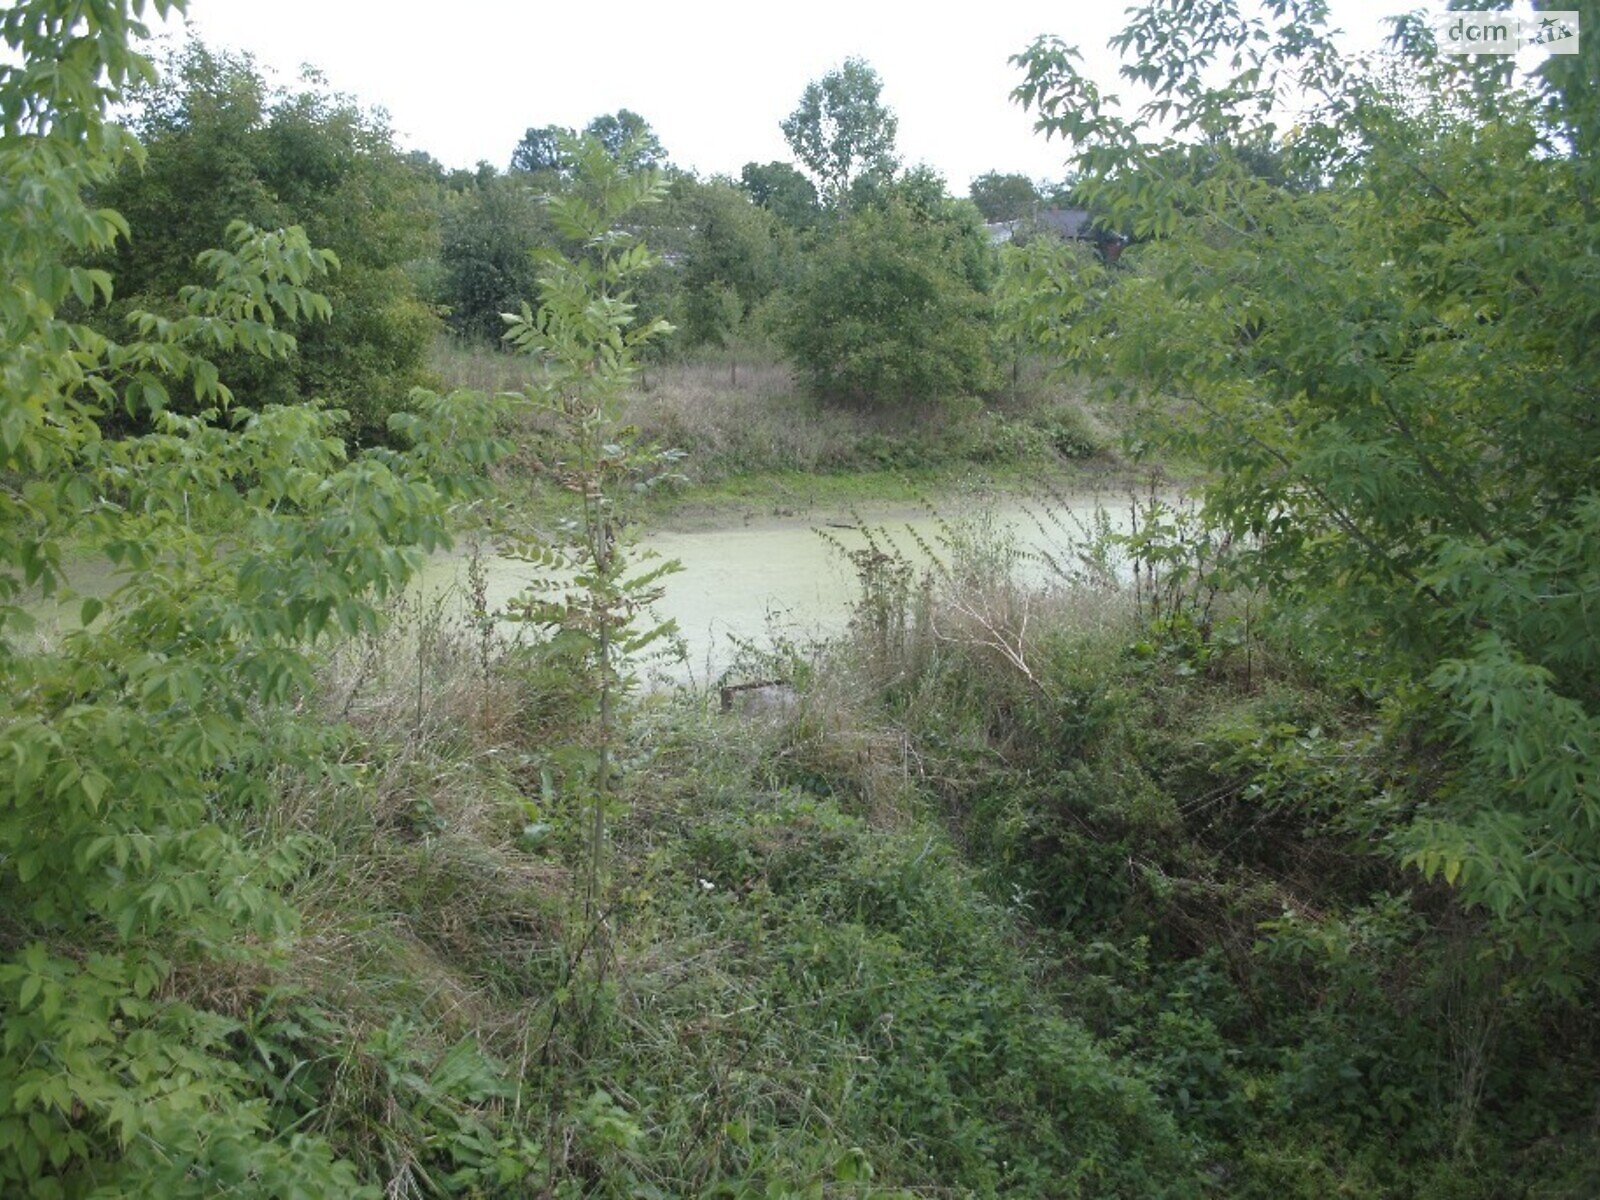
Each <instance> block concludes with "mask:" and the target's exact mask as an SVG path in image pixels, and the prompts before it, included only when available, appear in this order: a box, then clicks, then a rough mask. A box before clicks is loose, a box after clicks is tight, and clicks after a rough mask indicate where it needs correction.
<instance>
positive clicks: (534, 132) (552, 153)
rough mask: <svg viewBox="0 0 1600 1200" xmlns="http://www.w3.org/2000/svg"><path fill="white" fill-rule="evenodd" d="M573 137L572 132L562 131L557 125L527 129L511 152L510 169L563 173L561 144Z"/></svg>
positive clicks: (563, 158) (563, 163)
mask: <svg viewBox="0 0 1600 1200" xmlns="http://www.w3.org/2000/svg"><path fill="white" fill-rule="evenodd" d="M575 136H576V134H574V133H573V131H572V130H570V129H563V128H562V127H561V126H559V125H541V126H539V127H538V128H529V130H528V131H527V132H526V133H524V134H523V135H522V140H521V141H519V142H518V143H517V146H516V149H514V150H513V151H512V152H511V169H512V170H513V171H528V172H530V173H531V172H535V171H551V172H561V171H565V170H566V169H567V160H566V158H565V156H564V155H563V154H562V151H561V143H562V141H563V139H565V138H571V137H575Z"/></svg>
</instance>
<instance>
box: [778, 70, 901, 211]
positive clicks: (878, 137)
mask: <svg viewBox="0 0 1600 1200" xmlns="http://www.w3.org/2000/svg"><path fill="white" fill-rule="evenodd" d="M882 93H883V81H882V80H881V79H879V78H878V73H877V72H876V71H874V70H873V69H872V65H871V64H870V63H868V62H866V61H865V60H864V59H859V58H849V59H846V60H845V61H844V63H843V65H842V66H840V67H838V68H837V69H835V70H832V71H829V72H828V73H827V74H826V75H824V76H823V77H822V78H821V79H817V80H813V81H812V82H810V83H808V84H807V85H806V90H805V91H804V93H802V94H801V97H800V104H799V107H797V108H796V109H795V110H794V112H792V113H790V114H789V115H788V116H787V117H786V118H784V120H783V121H782V122H780V125H781V127H782V129H783V136H784V139H785V140H786V141H788V143H789V148H790V149H791V150H793V151H794V156H795V158H797V159H798V160H799V161H800V165H801V166H803V167H804V168H805V169H806V170H807V171H810V172H811V174H812V176H813V177H814V178H815V180H816V182H817V190H818V191H819V192H820V193H821V196H822V199H823V201H824V202H825V203H826V204H829V205H832V206H839V205H842V204H844V203H845V202H846V200H847V198H848V197H849V195H850V190H851V187H852V186H853V185H854V184H855V183H856V182H857V181H858V180H861V179H868V180H871V179H875V178H884V177H887V176H889V175H891V174H892V173H893V172H894V168H895V154H894V139H895V134H896V132H897V131H898V129H899V121H898V119H897V118H896V117H895V115H894V113H893V112H892V111H890V110H889V109H887V108H885V107H884V105H883V102H882V101H881V100H880V99H879V97H880V96H881V95H882Z"/></svg>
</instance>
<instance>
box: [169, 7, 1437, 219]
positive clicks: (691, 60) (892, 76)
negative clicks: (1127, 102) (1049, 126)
mask: <svg viewBox="0 0 1600 1200" xmlns="http://www.w3.org/2000/svg"><path fill="white" fill-rule="evenodd" d="M1412 3H1415V0H1332V7H1333V10H1334V13H1335V16H1336V19H1337V23H1338V24H1339V25H1341V26H1342V27H1343V28H1345V29H1346V30H1347V31H1348V32H1349V33H1350V35H1351V37H1352V39H1353V40H1354V41H1356V42H1359V43H1361V44H1363V45H1373V44H1375V43H1376V42H1377V40H1378V38H1379V36H1380V34H1381V31H1382V26H1381V17H1383V16H1384V15H1387V14H1389V13H1393V12H1399V11H1403V10H1405V9H1406V8H1408V7H1411V5H1412ZM1122 10H1123V5H1122V3H1120V2H1119V0H1110V2H1108V3H1088V4H1085V3H1078V2H1072V0H1057V2H1056V3H1041V2H1039V0H984V2H980V3H976V4H967V5H961V6H960V7H957V6H954V5H949V6H943V5H937V4H928V3H924V4H918V5H911V4H904V3H882V2H879V0H853V2H851V0H806V2H803V3H798V4H781V3H779V4H759V3H750V2H748V0H747V2H745V3H727V2H723V0H698V2H697V0H681V2H680V3H676V4H671V3H662V2H660V0H653V2H650V3H640V2H637V0H609V2H605V3H590V4H587V5H575V4H573V5H562V4H549V3H537V2H535V0H450V2H448V3H442V4H441V3H437V2H435V3H428V4H420V3H410V2H407V0H191V3H190V11H189V18H188V21H189V24H190V26H191V27H192V29H193V30H195V31H196V32H197V33H198V34H199V36H200V37H202V38H203V39H204V40H205V41H206V42H207V44H209V45H211V46H213V47H223V48H228V49H233V50H245V51H248V52H249V53H250V54H252V55H254V56H255V58H256V60H257V61H258V63H260V64H261V65H262V66H263V67H265V68H267V69H268V70H269V71H270V72H272V73H274V74H275V75H276V77H278V78H280V79H283V80H293V79H294V78H295V77H296V75H297V74H298V72H299V69H300V67H301V65H302V64H310V65H312V66H315V67H317V68H319V69H320V70H321V71H322V72H323V73H324V74H325V75H326V76H327V78H328V81H329V82H330V83H331V84H332V85H333V86H334V87H335V88H336V89H338V90H340V91H343V92H348V93H351V94H352V95H354V96H355V97H356V98H357V99H359V100H360V101H361V102H362V103H363V104H365V105H367V106H371V107H381V108H383V109H386V110H387V111H388V113H389V115H390V120H391V123H392V125H393V127H394V129H395V132H396V134H397V135H398V137H399V140H400V141H401V143H402V144H403V145H404V146H405V147H406V148H408V149H421V150H426V151H427V152H428V153H430V154H432V155H433V156H434V157H435V158H437V159H439V160H440V161H441V162H443V163H445V165H447V166H451V167H458V166H459V167H467V166H472V165H473V164H475V163H477V162H478V161H480V160H487V161H489V162H491V163H494V164H495V165H496V166H498V167H501V168H504V167H505V165H506V164H507V162H508V160H509V159H510V156H511V150H512V147H513V146H515V145H516V143H517V140H518V139H519V138H520V137H521V136H522V132H523V130H524V129H526V128H528V127H529V126H532V125H547V124H558V125H568V126H574V127H581V126H582V125H585V124H587V123H588V121H589V120H590V119H591V118H592V117H594V116H595V115H596V114H598V113H602V112H612V111H615V110H616V109H618V108H630V109H633V110H634V111H635V112H638V113H640V114H641V115H642V116H644V117H645V119H646V120H648V121H649V122H650V123H651V125H652V126H653V127H654V128H655V130H656V133H657V134H658V135H659V136H660V138H661V140H662V143H663V144H664V145H665V146H666V148H667V150H668V152H669V154H670V155H671V157H672V160H673V161H674V162H676V163H678V164H679V165H682V166H686V167H690V168H693V169H694V170H696V171H698V172H700V173H702V174H710V173H725V174H733V175H736V174H737V173H738V171H739V168H740V167H741V166H742V165H743V164H744V163H746V162H749V161H751V160H756V161H761V162H766V161H769V160H772V159H780V160H787V159H789V157H790V155H789V151H788V147H787V146H786V145H785V144H784V141H783V136H782V134H781V133H780V132H779V130H778V122H779V120H781V119H782V118H783V117H784V116H785V115H787V114H788V113H789V112H791V111H792V110H793V109H794V107H795V105H796V104H797V103H798V101H799V98H800V93H801V91H802V90H803V89H804V87H805V85H806V83H807V82H808V81H809V80H811V79H814V78H817V77H818V76H820V75H822V74H823V73H824V72H826V71H828V70H829V69H831V68H833V67H835V66H837V65H838V64H839V63H841V62H842V61H843V60H844V59H845V58H847V57H850V56H853V55H855V56H860V57H863V58H865V59H867V60H868V61H869V62H871V63H872V65H873V66H874V67H875V68H877V71H878V73H879V75H880V76H881V77H882V78H883V81H884V100H885V102H886V103H887V104H888V105H889V106H890V107H891V108H893V109H894V110H895V112H896V113H897V114H898V116H899V119H900V137H899V145H900V152H901V156H902V158H903V159H904V160H905V161H906V162H907V163H917V162H926V163H928V164H930V165H932V166H933V167H934V168H935V169H937V170H938V171H940V172H941V173H943V174H944V176H945V177H946V179H948V181H949V183H950V187H951V190H952V191H953V192H955V193H956V194H957V195H960V194H963V193H964V192H965V190H966V185H967V183H968V181H969V180H970V179H971V178H972V177H973V176H974V175H979V174H982V173H983V172H985V171H989V170H1000V171H1019V172H1022V173H1023V174H1027V175H1030V176H1033V177H1036V178H1045V179H1050V178H1055V177H1058V176H1059V175H1060V174H1061V162H1062V158H1063V154H1062V150H1061V147H1060V146H1058V145H1051V144H1048V143H1046V142H1045V140H1044V139H1043V138H1042V137H1041V136H1040V135H1038V134H1036V133H1034V132H1033V130H1032V117H1031V116H1030V115H1029V114H1027V113H1025V112H1024V111H1023V110H1022V109H1020V108H1018V107H1017V106H1016V105H1014V104H1012V103H1011V102H1010V101H1009V99H1008V97H1009V94H1010V92H1011V89H1012V88H1013V87H1015V86H1016V84H1017V82H1018V81H1019V78H1020V76H1019V74H1018V72H1017V70H1016V68H1015V67H1012V66H1011V65H1010V64H1009V63H1008V62H1007V60H1008V58H1009V57H1010V56H1011V55H1013V54H1015V53H1017V52H1018V51H1020V50H1021V49H1022V48H1023V47H1024V46H1026V45H1027V44H1028V43H1029V42H1030V41H1031V40H1032V39H1033V38H1034V37H1035V36H1037V35H1039V34H1042V33H1052V34H1057V35H1059V36H1061V37H1063V38H1065V39H1067V40H1068V41H1071V42H1075V43H1077V44H1078V45H1079V47H1080V48H1081V49H1082V51H1083V52H1084V55H1085V57H1086V58H1087V59H1088V61H1089V63H1090V65H1091V70H1092V71H1093V73H1094V74H1095V75H1096V77H1097V78H1099V79H1100V80H1101V81H1102V82H1105V83H1111V82H1113V80H1114V73H1115V70H1116V65H1117V64H1116V59H1115V57H1114V56H1113V54H1112V53H1111V52H1110V51H1108V50H1107V49H1106V48H1105V43H1106V40H1107V38H1108V37H1109V36H1110V35H1111V34H1112V33H1113V32H1114V31H1115V30H1116V29H1118V28H1119V27H1120V25H1121V21H1122ZM1124 90H1125V89H1124Z"/></svg>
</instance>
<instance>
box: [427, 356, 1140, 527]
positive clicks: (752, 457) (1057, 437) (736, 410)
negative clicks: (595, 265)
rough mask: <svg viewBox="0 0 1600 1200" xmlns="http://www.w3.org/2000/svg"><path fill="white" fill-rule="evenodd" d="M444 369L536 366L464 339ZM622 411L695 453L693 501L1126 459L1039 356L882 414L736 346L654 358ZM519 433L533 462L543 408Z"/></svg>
mask: <svg viewBox="0 0 1600 1200" xmlns="http://www.w3.org/2000/svg"><path fill="white" fill-rule="evenodd" d="M434 367H435V370H436V371H437V373H438V374H439V375H440V376H441V377H442V378H443V379H445V380H446V382H447V383H448V384H449V386H452V387H470V388H476V389H484V390H490V391H507V390H514V389H516V388H519V387H520V386H522V384H523V383H524V382H525V380H526V378H527V376H526V372H527V370H528V366H527V363H526V362H525V361H523V360H519V359H517V358H515V357H513V356H510V355H506V354H503V353H500V352H499V351H496V350H494V349H491V348H488V347H483V346H473V345H463V344H460V343H441V344H440V345H439V346H438V347H437V348H436V350H435V356H434ZM620 419H621V421H622V422H623V423H624V424H625V425H632V426H635V427H637V428H638V430H639V431H640V434H641V435H642V437H643V438H644V440H645V441H646V442H652V443H655V444H657V445H660V446H663V447H675V448H677V449H681V450H684V451H686V452H687V454H688V457H687V459H686V460H685V461H684V463H683V466H682V469H683V472H684V474H685V476H686V477H687V480H688V483H689V487H688V489H687V490H686V491H685V492H684V493H682V497H683V499H686V500H688V501H690V502H706V501H715V500H717V499H725V498H729V497H732V498H737V497H738V496H739V495H740V494H741V493H743V494H749V493H751V492H752V491H759V492H762V493H765V492H767V491H769V490H771V489H772V487H773V485H774V484H776V485H777V486H779V487H782V486H783V485H784V483H785V481H789V482H790V483H792V482H793V481H796V480H806V479H818V478H826V477H832V478H833V479H838V478H840V477H844V476H851V475H868V476H872V475H878V476H882V475H889V476H891V477H892V476H894V475H898V474H907V473H909V474H911V475H913V476H917V477H920V479H921V480H922V482H924V483H925V482H927V481H928V480H929V479H932V478H934V477H948V476H949V475H951V474H953V473H956V472H960V471H967V470H972V469H980V470H984V471H988V472H993V473H995V474H997V475H999V476H1002V477H1004V476H1015V475H1018V474H1023V473H1028V474H1032V475H1038V474H1039V473H1040V472H1043V471H1059V470H1061V469H1063V468H1064V467H1065V466H1067V465H1068V464H1073V465H1082V464H1092V465H1093V466H1095V467H1100V468H1104V467H1106V466H1108V465H1110V464H1112V463H1114V461H1115V455H1114V453H1113V450H1114V445H1115V442H1116V435H1115V432H1114V430H1113V428H1112V427H1111V426H1110V425H1108V424H1107V422H1106V420H1105V418H1104V417H1103V416H1102V415H1100V414H1099V413H1098V411H1097V410H1096V409H1095V408H1094V407H1093V406H1092V405H1091V404H1090V403H1089V402H1088V401H1087V400H1086V399H1085V396H1084V394H1083V391H1082V389H1079V388H1075V387H1071V386H1068V385H1065V384H1062V383H1059V382H1053V381H1051V380H1049V379H1048V378H1046V377H1045V376H1044V374H1043V372H1042V369H1041V368H1040V367H1039V366H1038V365H1037V364H1033V365H1030V366H1029V367H1028V368H1027V370H1026V371H1025V372H1024V373H1023V374H1022V376H1021V377H1020V378H1019V382H1018V385H1017V387H1016V388H1015V389H1012V390H1010V391H1008V392H1007V394H1006V395H1004V396H1002V397H1000V398H998V399H997V400H995V401H993V402H991V403H989V404H981V403H979V402H977V401H964V402H960V403H951V404H944V405H936V406H930V407H928V408H926V409H916V410H906V409H889V410H873V409H869V408H858V407H847V406H839V405H830V404H825V403H822V402H821V401H818V400H816V399H814V398H812V397H809V396H807V395H806V394H805V393H804V391H803V390H802V389H801V388H799V387H798V386H797V385H796V383H795V381H794V379H793V378H792V376H791V374H790V371H789V369H788V368H787V367H786V366H785V365H783V364H782V363H780V362H777V361H775V360H774V359H773V358H772V357H771V355H770V351H765V350H751V351H749V352H748V354H742V353H739V352H737V351H725V352H722V353H720V354H718V355H715V356H707V357H703V358H700V359H696V360H691V361H685V362H672V363H665V364H657V365H652V366H650V367H649V368H648V369H646V370H644V371H643V372H642V374H641V376H640V379H639V381H638V384H637V386H636V387H635V388H634V389H633V391H632V393H631V394H630V396H629V399H628V403H627V405H626V407H625V409H624V411H623V412H622V413H621V414H620ZM520 437H521V442H522V445H523V448H524V454H523V459H522V467H523V468H524V469H527V468H528V467H530V466H532V465H533V464H534V463H536V462H537V460H538V458H539V456H540V453H541V450H542V448H543V446H544V444H545V437H546V431H545V429H544V427H543V426H542V424H541V423H540V422H539V421H538V419H537V418H530V419H529V420H528V421H527V423H526V424H525V425H524V427H523V428H522V431H521V435H520ZM824 486H826V485H824ZM854 486H855V488H856V490H855V491H854V492H853V493H852V495H853V496H854V497H855V498H862V497H861V491H860V488H861V486H862V485H861V484H859V483H857V484H856V485H854Z"/></svg>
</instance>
